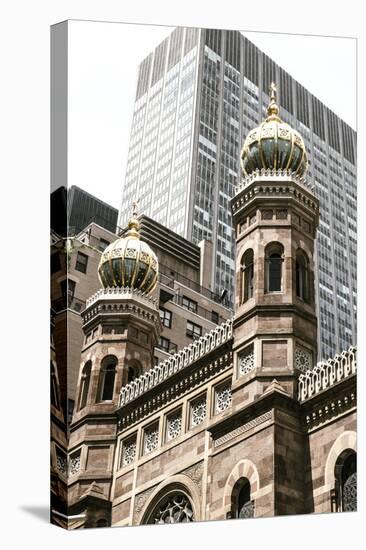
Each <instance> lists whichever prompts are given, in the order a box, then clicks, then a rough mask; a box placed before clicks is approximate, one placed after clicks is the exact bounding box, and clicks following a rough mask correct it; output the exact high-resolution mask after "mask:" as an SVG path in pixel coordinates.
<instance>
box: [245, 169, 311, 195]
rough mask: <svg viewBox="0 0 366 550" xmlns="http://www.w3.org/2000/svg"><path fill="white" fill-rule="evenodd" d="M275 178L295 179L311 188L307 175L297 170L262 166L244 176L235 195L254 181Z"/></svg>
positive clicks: (308, 188)
mask: <svg viewBox="0 0 366 550" xmlns="http://www.w3.org/2000/svg"><path fill="white" fill-rule="evenodd" d="M273 178H281V179H283V180H284V181H294V182H296V183H297V184H299V185H302V186H304V187H305V188H306V189H307V190H311V191H312V188H311V187H310V185H309V184H307V183H306V182H307V180H306V178H305V177H302V176H299V175H298V174H296V172H293V171H292V170H286V169H285V170H275V169H274V168H272V169H270V168H262V169H261V170H259V169H257V170H255V171H254V172H252V173H251V174H249V175H247V176H245V177H243V178H242V180H241V181H240V182H239V184H238V185H236V186H235V195H236V194H237V193H238V192H239V191H241V190H242V189H243V188H244V187H247V186H248V185H250V184H251V183H252V182H253V181H257V180H259V181H273Z"/></svg>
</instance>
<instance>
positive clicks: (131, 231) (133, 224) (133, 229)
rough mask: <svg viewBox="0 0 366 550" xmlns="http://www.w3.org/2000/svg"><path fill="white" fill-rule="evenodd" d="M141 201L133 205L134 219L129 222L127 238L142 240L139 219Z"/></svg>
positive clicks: (136, 201) (134, 202)
mask: <svg viewBox="0 0 366 550" xmlns="http://www.w3.org/2000/svg"><path fill="white" fill-rule="evenodd" d="M139 202H140V199H137V200H135V201H133V203H132V217H131V218H130V219H129V220H128V232H127V237H135V239H139V238H140V234H139V229H140V222H139V220H138V219H137V216H138V210H139Z"/></svg>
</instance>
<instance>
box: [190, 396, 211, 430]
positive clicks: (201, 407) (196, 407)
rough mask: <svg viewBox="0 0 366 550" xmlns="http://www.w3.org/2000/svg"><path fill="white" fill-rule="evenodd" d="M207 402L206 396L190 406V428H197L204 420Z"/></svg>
mask: <svg viewBox="0 0 366 550" xmlns="http://www.w3.org/2000/svg"><path fill="white" fill-rule="evenodd" d="M206 413H207V401H206V395H204V396H203V397H199V398H198V399H196V400H195V401H193V403H192V404H191V427H194V426H199V424H202V422H203V421H204V420H205V418H206Z"/></svg>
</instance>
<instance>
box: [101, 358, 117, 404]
mask: <svg viewBox="0 0 366 550" xmlns="http://www.w3.org/2000/svg"><path fill="white" fill-rule="evenodd" d="M116 365H117V358H116V357H114V356H113V355H110V356H108V357H105V358H104V359H103V361H102V367H101V370H100V378H99V401H111V400H112V399H113V391H114V379H115V376H116Z"/></svg>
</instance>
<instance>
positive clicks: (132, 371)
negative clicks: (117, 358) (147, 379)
mask: <svg viewBox="0 0 366 550" xmlns="http://www.w3.org/2000/svg"><path fill="white" fill-rule="evenodd" d="M141 373H142V366H141V363H140V362H139V361H137V360H136V359H134V360H132V361H131V362H130V363H129V365H128V367H127V384H128V383H129V382H132V381H133V380H135V378H137V377H138V376H140V374H141Z"/></svg>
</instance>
